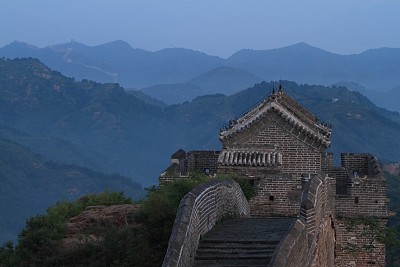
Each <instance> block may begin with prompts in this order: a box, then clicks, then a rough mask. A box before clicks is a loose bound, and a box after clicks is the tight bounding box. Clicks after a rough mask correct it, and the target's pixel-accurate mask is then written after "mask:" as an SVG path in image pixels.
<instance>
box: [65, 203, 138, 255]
mask: <svg viewBox="0 0 400 267" xmlns="http://www.w3.org/2000/svg"><path fill="white" fill-rule="evenodd" d="M138 211H139V205H137V204H123V205H112V206H90V207H87V208H86V210H84V211H83V212H82V213H80V214H79V215H78V216H75V217H72V218H71V219H69V222H68V223H67V235H66V236H65V237H64V238H63V240H62V247H63V248H64V249H72V248H75V247H76V246H78V245H80V244H84V243H87V242H98V241H101V240H102V236H101V233H103V232H104V231H102V229H106V228H109V227H117V228H123V227H127V226H130V225H134V224H135V221H134V218H133V217H134V214H135V213H137V212H138Z"/></svg>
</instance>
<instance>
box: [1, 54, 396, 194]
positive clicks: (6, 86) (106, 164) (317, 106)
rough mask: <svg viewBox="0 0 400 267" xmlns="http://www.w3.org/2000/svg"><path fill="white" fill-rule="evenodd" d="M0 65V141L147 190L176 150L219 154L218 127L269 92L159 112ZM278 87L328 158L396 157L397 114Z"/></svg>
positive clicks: (9, 63) (45, 72)
mask: <svg viewBox="0 0 400 267" xmlns="http://www.w3.org/2000/svg"><path fill="white" fill-rule="evenodd" d="M0 63H1V64H0V109H1V110H0V125H1V127H0V128H1V129H2V131H0V136H4V137H6V138H8V139H11V140H13V141H15V142H18V143H20V144H23V145H24V146H27V147H29V148H30V149H31V150H32V151H34V152H40V153H41V154H42V155H44V157H45V158H46V159H49V160H50V159H53V160H57V161H58V162H66V163H69V164H72V163H75V164H80V165H83V166H86V167H91V168H95V169H97V170H100V171H103V172H107V173H115V172H119V173H121V174H123V175H126V176H129V177H131V178H133V179H134V180H136V181H138V182H140V183H141V184H143V185H144V186H148V185H151V184H155V183H157V177H158V175H159V173H161V172H162V171H163V170H164V169H165V167H166V166H168V164H169V158H170V155H171V154H172V153H173V152H174V151H176V150H177V149H179V148H183V149H185V150H191V149H197V150H199V149H220V143H219V139H218V137H219V136H218V134H219V130H220V128H221V127H223V125H224V124H226V123H227V122H228V121H229V120H230V119H233V118H235V117H238V116H240V114H242V113H243V112H245V111H246V110H249V109H250V108H251V107H253V106H254V105H256V104H257V103H259V102H260V101H262V100H263V99H265V98H266V97H267V96H268V95H269V94H270V92H271V89H272V87H273V84H271V83H266V82H263V83H260V84H257V85H256V86H254V87H252V88H249V89H246V90H244V91H241V92H239V93H236V94H233V95H230V96H225V95H222V94H217V95H205V96H201V97H197V98H195V99H194V100H193V101H191V102H186V103H183V104H178V105H172V106H169V107H164V108H160V107H155V106H152V105H150V104H147V103H145V102H144V101H142V100H140V99H139V98H137V97H135V96H134V95H133V94H131V93H129V92H126V91H125V90H124V89H123V88H121V87H119V86H118V85H117V84H99V83H95V82H89V81H81V82H75V81H73V79H70V78H66V77H64V76H62V75H61V74H60V73H58V72H55V71H51V70H50V69H49V68H47V67H46V66H45V65H43V64H42V63H40V62H39V61H37V60H33V59H21V60H0ZM275 86H276V84H275ZM283 86H284V89H285V90H287V91H288V92H289V94H290V95H292V96H293V97H294V98H295V99H297V100H298V101H299V102H300V103H301V104H302V105H304V106H305V107H307V108H308V109H309V110H311V111H312V112H314V113H315V114H316V115H318V117H319V118H320V119H321V120H323V121H327V122H330V123H332V125H333V146H332V151H334V152H345V151H352V152H370V153H374V154H375V155H377V156H378V157H379V158H380V159H385V160H391V161H399V160H400V151H399V150H398V149H397V148H398V147H399V146H400V143H399V142H400V124H399V123H400V116H399V113H396V112H389V111H387V110H384V109H381V108H378V107H376V106H375V105H374V104H373V103H372V102H371V101H369V100H368V99H367V98H366V97H364V96H363V95H361V94H360V93H358V92H352V91H349V90H347V89H346V88H344V87H324V86H312V85H298V84H296V83H293V82H283ZM371 140H373V141H371ZM337 158H338V155H337Z"/></svg>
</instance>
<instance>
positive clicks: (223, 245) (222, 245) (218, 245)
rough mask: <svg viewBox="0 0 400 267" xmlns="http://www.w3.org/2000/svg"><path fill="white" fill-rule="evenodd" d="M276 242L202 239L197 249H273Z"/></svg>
mask: <svg viewBox="0 0 400 267" xmlns="http://www.w3.org/2000/svg"><path fill="white" fill-rule="evenodd" d="M277 245H278V243H273V244H270V243H261V242H257V243H254V242H249V243H246V242H210V241H202V242H201V243H200V245H199V247H198V249H209V248H212V249H232V248H236V249H275V248H276V246H277Z"/></svg>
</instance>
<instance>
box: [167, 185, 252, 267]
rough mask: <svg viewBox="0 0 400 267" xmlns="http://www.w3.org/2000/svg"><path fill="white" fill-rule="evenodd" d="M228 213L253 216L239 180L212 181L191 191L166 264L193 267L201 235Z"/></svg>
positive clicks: (183, 203) (177, 221)
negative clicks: (237, 181)
mask: <svg viewBox="0 0 400 267" xmlns="http://www.w3.org/2000/svg"><path fill="white" fill-rule="evenodd" d="M227 215H230V216H231V215H235V216H238V217H248V216H250V209H249V205H248V202H247V200H246V198H245V196H244V195H243V192H242V190H241V189H240V186H239V184H238V183H236V182H235V181H233V180H212V181H210V182H207V183H205V184H202V185H199V186H197V187H196V188H195V189H193V190H192V191H191V192H189V193H188V194H187V195H186V196H185V197H184V198H183V199H182V201H181V203H180V205H179V209H178V212H177V215H176V219H175V223H174V226H173V229H172V234H171V237H170V239H169V244H168V250H167V253H166V256H165V258H164V262H163V265H162V266H164V267H167V266H181V267H187V266H192V264H193V261H194V256H195V254H196V250H197V246H198V243H199V240H200V238H201V236H202V235H204V234H205V233H207V232H208V231H209V230H211V229H212V228H213V227H214V226H215V223H216V222H217V221H219V220H220V219H221V218H223V217H224V216H227Z"/></svg>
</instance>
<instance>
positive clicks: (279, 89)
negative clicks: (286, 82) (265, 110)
mask: <svg viewBox="0 0 400 267" xmlns="http://www.w3.org/2000/svg"><path fill="white" fill-rule="evenodd" d="M278 92H279V93H281V92H282V84H281V83H279V88H278Z"/></svg>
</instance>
